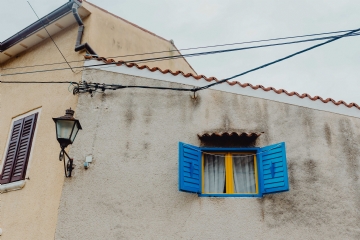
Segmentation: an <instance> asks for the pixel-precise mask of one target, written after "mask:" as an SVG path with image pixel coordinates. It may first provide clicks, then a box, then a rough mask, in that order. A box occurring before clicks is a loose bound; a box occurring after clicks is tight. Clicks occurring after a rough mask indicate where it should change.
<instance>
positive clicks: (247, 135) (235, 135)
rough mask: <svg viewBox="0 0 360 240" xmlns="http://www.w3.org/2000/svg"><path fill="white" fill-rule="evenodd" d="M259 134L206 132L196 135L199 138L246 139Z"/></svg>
mask: <svg viewBox="0 0 360 240" xmlns="http://www.w3.org/2000/svg"><path fill="white" fill-rule="evenodd" d="M260 135H261V133H256V132H252V133H247V132H206V133H202V134H198V137H199V138H205V137H248V138H257V137H259V136H260Z"/></svg>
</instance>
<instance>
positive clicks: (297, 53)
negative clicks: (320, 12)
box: [195, 28, 360, 92]
mask: <svg viewBox="0 0 360 240" xmlns="http://www.w3.org/2000/svg"><path fill="white" fill-rule="evenodd" d="M358 31H360V28H358V29H355V30H352V31H350V32H348V33H345V34H343V35H341V36H338V37H335V38H333V39H330V40H328V41H326V42H323V43H320V44H316V45H314V46H312V47H309V48H305V49H304V50H301V51H298V52H296V53H293V54H290V55H288V56H286V57H283V58H280V59H277V60H275V61H272V62H269V63H266V64H264V65H261V66H260V67H256V68H253V69H250V70H248V71H245V72H243V73H240V74H237V75H234V76H232V77H229V78H225V79H223V80H221V81H219V82H216V83H212V84H208V85H206V86H203V87H200V88H196V91H199V90H204V89H207V88H210V87H212V86H215V85H218V84H221V83H223V82H226V81H229V80H231V79H234V78H237V77H240V76H243V75H245V74H248V73H251V72H254V71H257V70H259V69H262V68H265V67H268V66H271V65H273V64H275V63H278V62H282V61H284V60H286V59H289V58H292V57H294V56H296V55H299V54H301V53H304V52H307V51H310V50H312V49H315V48H318V47H320V46H323V45H325V44H328V43H331V42H334V41H336V40H339V39H341V38H343V37H346V36H349V35H350V34H353V33H355V32H358ZM196 91H195V92H196Z"/></svg>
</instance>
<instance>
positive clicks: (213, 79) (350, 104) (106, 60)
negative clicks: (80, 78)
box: [85, 56, 360, 110]
mask: <svg viewBox="0 0 360 240" xmlns="http://www.w3.org/2000/svg"><path fill="white" fill-rule="evenodd" d="M85 59H88V60H97V61H102V62H104V63H106V64H114V63H115V65H116V66H121V65H123V64H124V65H125V66H127V67H129V68H132V67H134V66H135V67H136V68H138V69H139V70H142V69H144V68H147V69H148V70H149V71H150V72H155V71H159V72H161V73H163V74H167V73H171V74H172V75H173V76H177V75H179V74H182V75H183V76H184V77H186V78H189V77H193V78H194V79H196V80H200V79H204V80H205V81H207V82H212V81H216V82H218V81H219V80H218V79H217V78H216V77H206V76H204V75H194V74H192V73H186V74H185V73H184V72H182V71H176V72H173V71H171V70H170V69H165V70H162V69H160V68H159V67H153V68H150V67H149V66H148V65H141V66H140V65H138V64H136V63H127V62H125V61H122V60H120V61H115V60H114V59H107V58H104V57H94V56H85ZM226 82H227V84H229V85H230V86H234V85H239V86H240V87H242V88H246V87H250V88H252V89H253V90H257V89H259V88H260V89H262V90H263V91H265V92H268V91H273V92H275V93H277V94H282V93H285V94H286V95H288V96H289V97H291V96H294V95H296V96H297V97H299V98H301V99H303V98H309V99H310V100H312V101H316V100H321V101H322V102H323V103H328V102H332V103H333V104H335V105H340V104H343V105H345V106H346V107H348V108H351V107H356V108H357V109H359V110H360V106H359V105H358V104H356V103H354V102H351V103H346V102H345V101H343V100H339V101H336V100H334V99H333V98H326V99H324V98H322V97H320V96H314V97H311V95H310V94H308V93H303V94H299V93H298V92H295V91H292V92H288V91H287V90H285V89H282V88H280V89H276V88H274V87H264V86H263V85H252V84H251V83H241V82H238V81H231V82H230V81H226Z"/></svg>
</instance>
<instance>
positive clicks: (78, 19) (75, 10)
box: [72, 2, 98, 56]
mask: <svg viewBox="0 0 360 240" xmlns="http://www.w3.org/2000/svg"><path fill="white" fill-rule="evenodd" d="M78 8H79V5H78V4H76V3H75V2H74V4H73V6H72V13H73V15H74V18H75V20H76V22H77V23H78V25H79V29H78V35H77V38H76V43H75V52H78V51H81V50H83V49H85V50H86V51H87V52H88V53H89V54H91V55H93V56H98V55H97V54H96V52H95V51H94V50H93V49H92V48H91V47H90V45H89V44H88V43H83V44H81V38H82V35H83V33H84V28H85V26H84V23H83V21H82V20H81V17H80V16H79V13H78Z"/></svg>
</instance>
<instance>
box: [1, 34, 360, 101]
mask: <svg viewBox="0 0 360 240" xmlns="http://www.w3.org/2000/svg"><path fill="white" fill-rule="evenodd" d="M358 31H360V28H359V29H355V30H352V31H350V32H348V33H346V34H343V35H341V36H338V37H335V38H333V39H330V40H328V41H326V42H323V43H320V44H316V45H314V46H312V47H309V48H306V49H303V50H301V51H298V52H295V53H293V54H290V55H288V56H286V57H283V58H280V59H277V60H275V61H272V62H269V63H266V64H264V65H261V66H259V67H256V68H253V69H251V70H248V71H246V72H243V73H240V74H237V75H234V76H232V77H229V78H226V79H223V80H221V81H218V82H215V83H212V84H208V85H206V86H203V87H196V88H192V89H189V88H168V87H151V86H140V85H137V86H135V85H128V86H123V85H118V84H100V83H87V82H86V81H83V82H81V83H79V84H77V86H76V87H74V89H73V94H77V93H85V92H89V93H90V94H92V92H96V91H97V90H98V89H100V90H102V91H103V92H105V90H117V89H124V88H145V89H160V90H175V91H191V92H194V94H195V93H196V92H197V91H200V90H205V89H208V88H210V87H212V86H215V85H218V84H221V83H223V82H226V81H228V80H231V79H233V78H236V77H239V76H243V75H245V74H248V73H250V72H254V71H257V70H259V69H262V68H265V67H268V66H271V65H273V64H275V63H278V62H281V61H284V60H286V59H289V58H292V57H294V56H296V55H299V54H302V53H305V52H307V51H310V50H312V49H315V48H318V47H320V46H323V45H325V44H328V43H331V42H334V41H336V40H339V39H341V38H343V37H346V36H348V35H350V34H353V33H355V32H358ZM2 82H3V83H5V82H4V81H2ZM6 83H15V82H11V81H10V82H6ZM16 83H21V82H16ZM22 83H31V82H22ZM32 83H34V82H32ZM37 83H71V82H37Z"/></svg>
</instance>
